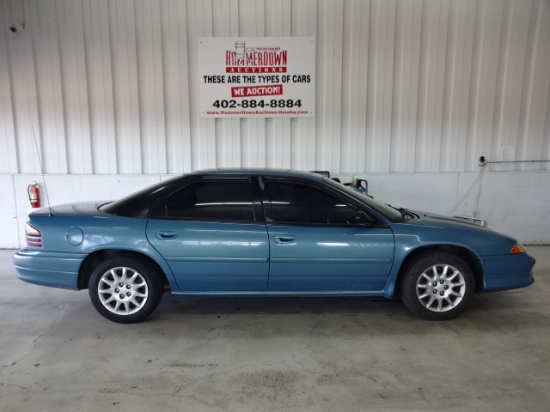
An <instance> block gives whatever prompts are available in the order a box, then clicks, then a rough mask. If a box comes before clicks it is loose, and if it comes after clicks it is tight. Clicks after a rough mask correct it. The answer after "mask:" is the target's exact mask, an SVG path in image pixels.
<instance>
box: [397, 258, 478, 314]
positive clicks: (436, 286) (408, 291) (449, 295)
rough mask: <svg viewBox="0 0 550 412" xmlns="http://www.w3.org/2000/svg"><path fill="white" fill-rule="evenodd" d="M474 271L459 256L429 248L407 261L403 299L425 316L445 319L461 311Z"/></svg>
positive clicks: (467, 297) (412, 310)
mask: <svg viewBox="0 0 550 412" xmlns="http://www.w3.org/2000/svg"><path fill="white" fill-rule="evenodd" d="M474 285H475V282H474V275H473V273H472V270H471V268H470V266H468V264H467V263H466V262H465V261H464V259H462V258H461V257H459V256H457V255H454V254H452V253H448V252H430V253H424V254H422V255H420V256H419V257H417V258H416V259H415V260H414V261H413V262H412V263H411V265H409V267H408V269H407V272H406V274H405V279H404V281H403V284H402V288H401V298H402V299H403V303H404V304H405V306H407V308H409V309H410V310H411V312H413V313H415V314H416V315H418V316H420V317H421V318H424V319H428V320H447V319H452V318H455V317H456V316H458V315H459V314H460V312H462V311H463V310H464V308H465V306H466V304H467V302H468V300H469V299H470V297H471V296H472V294H473V292H474Z"/></svg>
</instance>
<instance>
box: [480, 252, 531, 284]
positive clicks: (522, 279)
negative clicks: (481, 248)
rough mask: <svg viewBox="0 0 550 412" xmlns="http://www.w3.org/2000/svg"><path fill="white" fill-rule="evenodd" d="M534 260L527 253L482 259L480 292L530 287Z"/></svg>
mask: <svg viewBox="0 0 550 412" xmlns="http://www.w3.org/2000/svg"><path fill="white" fill-rule="evenodd" d="M535 262H536V261H535V259H533V258H532V257H531V256H529V255H528V254H527V253H522V254H519V255H505V256H488V257H484V258H483V259H482V264H483V268H484V272H485V276H484V278H483V290H482V292H496V291H499V290H508V289H517V288H523V287H526V286H529V285H532V284H533V282H534V281H535V279H534V277H533V273H532V271H531V270H532V269H533V266H534V265H535Z"/></svg>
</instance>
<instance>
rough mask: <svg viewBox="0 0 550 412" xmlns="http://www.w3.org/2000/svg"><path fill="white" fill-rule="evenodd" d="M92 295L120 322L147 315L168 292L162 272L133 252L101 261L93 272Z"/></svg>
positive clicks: (95, 302)
mask: <svg viewBox="0 0 550 412" xmlns="http://www.w3.org/2000/svg"><path fill="white" fill-rule="evenodd" d="M88 292H89V293H90V299H91V300H92V303H93V305H94V307H95V308H96V310H97V311H98V312H99V313H100V314H101V315H102V316H104V317H105V318H107V319H109V320H111V321H113V322H117V323H136V322H141V321H143V320H144V319H146V318H147V317H148V316H149V315H150V314H151V313H152V312H153V311H154V310H155V309H156V307H157V306H158V304H159V303H160V301H161V299H162V294H163V292H164V288H163V282H162V275H161V274H160V273H159V271H158V270H157V269H156V268H154V267H153V266H152V265H150V264H149V263H147V262H145V261H143V260H141V259H139V258H136V257H132V256H124V255H121V256H114V257H112V258H109V259H107V260H105V261H104V262H101V263H100V264H99V265H97V266H96V267H95V268H94V270H93V271H92V274H91V276H90V282H89V287H88Z"/></svg>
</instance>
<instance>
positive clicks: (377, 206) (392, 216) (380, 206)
mask: <svg viewBox="0 0 550 412" xmlns="http://www.w3.org/2000/svg"><path fill="white" fill-rule="evenodd" d="M323 180H324V181H325V182H326V183H328V184H330V185H331V186H334V187H336V188H338V189H339V190H342V191H344V192H346V193H347V194H349V195H351V196H353V197H354V198H356V199H359V200H360V201H361V202H363V203H365V204H366V205H368V206H370V207H371V208H372V209H374V210H376V211H377V212H378V213H380V214H381V215H382V216H384V217H385V218H387V219H389V220H390V221H392V222H393V223H398V222H402V221H403V216H402V215H401V212H400V211H399V210H397V209H394V208H393V207H390V206H388V205H386V204H384V203H380V202H379V201H377V200H374V199H373V198H372V197H369V196H365V195H362V194H361V193H359V192H356V191H355V190H353V189H350V188H349V187H348V186H345V185H343V184H341V183H338V182H335V181H334V180H332V179H329V178H326V177H323Z"/></svg>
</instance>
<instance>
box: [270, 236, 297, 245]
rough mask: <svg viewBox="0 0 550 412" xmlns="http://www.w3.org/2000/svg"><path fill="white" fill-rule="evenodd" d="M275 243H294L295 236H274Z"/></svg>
mask: <svg viewBox="0 0 550 412" xmlns="http://www.w3.org/2000/svg"><path fill="white" fill-rule="evenodd" d="M274 239H275V243H279V244H281V245H286V244H288V243H294V242H295V241H296V236H293V235H281V236H275V237H274Z"/></svg>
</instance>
